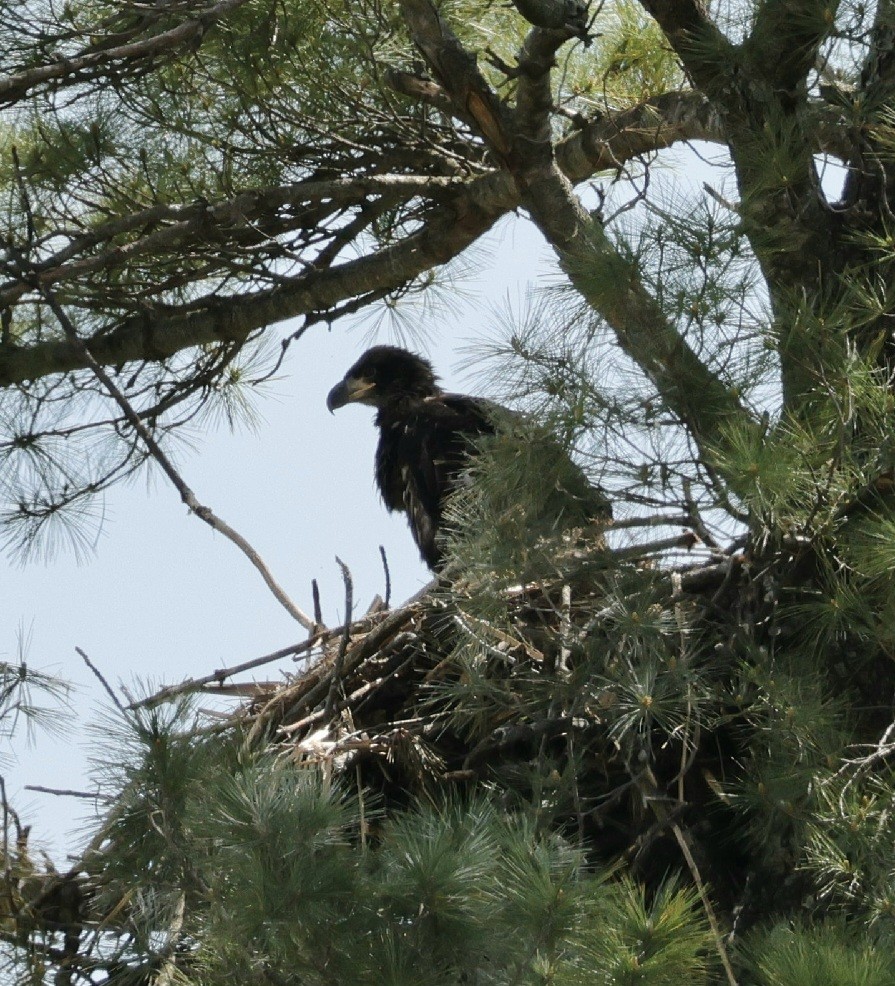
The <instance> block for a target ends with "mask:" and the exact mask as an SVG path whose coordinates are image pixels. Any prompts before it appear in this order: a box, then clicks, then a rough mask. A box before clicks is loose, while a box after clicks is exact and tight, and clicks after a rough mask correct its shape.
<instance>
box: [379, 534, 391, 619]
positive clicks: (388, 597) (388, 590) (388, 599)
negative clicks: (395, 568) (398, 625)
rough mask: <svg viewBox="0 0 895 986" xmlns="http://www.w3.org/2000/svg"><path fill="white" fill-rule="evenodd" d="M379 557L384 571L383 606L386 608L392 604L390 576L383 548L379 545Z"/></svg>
mask: <svg viewBox="0 0 895 986" xmlns="http://www.w3.org/2000/svg"><path fill="white" fill-rule="evenodd" d="M379 557H380V558H381V559H382V570H383V571H384V572H385V608H386V609H388V608H389V606H391V604H392V576H391V572H389V570H388V558H387V557H386V554H385V548H384V547H383V546H382V545H381V544H380V545H379Z"/></svg>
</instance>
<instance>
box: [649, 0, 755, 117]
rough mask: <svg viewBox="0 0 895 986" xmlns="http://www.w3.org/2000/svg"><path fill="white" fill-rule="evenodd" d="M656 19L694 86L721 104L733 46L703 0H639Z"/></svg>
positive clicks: (731, 65)
mask: <svg viewBox="0 0 895 986" xmlns="http://www.w3.org/2000/svg"><path fill="white" fill-rule="evenodd" d="M640 2H641V4H642V6H643V8H644V10H646V11H647V13H649V14H650V15H651V16H652V17H654V18H655V20H656V21H657V22H658V24H659V27H661V28H662V30H663V31H664V32H665V36H666V37H667V38H668V40H669V42H670V43H671V46H672V47H673V48H674V50H675V52H676V53H677V55H678V57H679V58H680V60H681V62H682V63H683V65H684V68H685V69H686V71H687V74H688V75H689V76H690V78H691V79H692V80H693V82H694V84H695V85H696V86H697V88H699V89H701V90H702V91H703V92H704V93H705V94H706V95H707V96H709V97H710V98H712V99H715V98H717V99H718V101H719V102H720V103H721V104H722V105H723V104H724V101H725V100H726V99H727V97H728V96H729V95H731V94H732V93H731V91H730V90H729V88H728V86H727V82H726V80H727V75H728V73H729V72H730V71H732V70H733V69H734V67H735V66H736V64H737V57H736V49H735V48H734V46H733V45H732V44H731V43H730V41H728V39H727V38H726V37H725V36H724V35H723V34H722V33H721V31H719V30H718V27H717V25H716V24H715V23H714V21H712V19H711V17H710V15H709V12H708V7H707V5H706V4H705V2H704V0H640Z"/></svg>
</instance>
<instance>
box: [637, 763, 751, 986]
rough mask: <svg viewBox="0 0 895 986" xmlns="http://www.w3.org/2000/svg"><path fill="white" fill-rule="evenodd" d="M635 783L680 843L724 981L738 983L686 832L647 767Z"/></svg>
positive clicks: (660, 821)
mask: <svg viewBox="0 0 895 986" xmlns="http://www.w3.org/2000/svg"><path fill="white" fill-rule="evenodd" d="M637 786H638V787H639V788H640V792H641V794H642V795H643V797H644V800H645V801H646V802H647V803H648V804H649V806H650V808H651V809H652V812H653V814H654V815H655V816H656V819H657V820H658V822H659V823H660V824H661V825H663V826H667V827H668V828H670V829H671V831H672V832H673V833H674V838H675V840H676V841H677V844H678V846H679V847H680V850H681V853H682V855H683V857H684V860H685V862H686V864H687V869H689V871H690V875H691V876H692V877H693V882H694V883H695V884H696V891H697V893H698V894H699V899H700V901H701V902H702V907H703V910H704V911H705V916H706V918H707V919H708V922H709V927H710V928H711V931H712V937H713V938H714V940H715V949H716V950H717V952H718V956H719V958H720V959H721V965H722V966H723V967H724V972H725V974H726V976H727V981H728V983H729V984H730V986H739V984H738V983H737V978H736V976H735V974H734V971H733V966H732V965H731V964H730V956H729V955H728V954H727V949H726V948H725V946H724V937H723V936H722V934H721V925H720V923H719V921H718V916H717V915H716V914H715V908H714V907H713V906H712V901H711V898H710V897H709V893H708V888H707V887H706V885H705V881H704V880H703V879H702V874H701V873H700V872H699V867H698V866H697V865H696V860H695V859H694V858H693V852H692V850H691V849H690V842H689V840H688V838H687V836H686V835H685V834H684V832H683V830H682V829H681V827H680V825H678V823H677V822H676V821H675V820H674V818H673V817H672V815H671V813H670V812H669V811H668V809H667V808H666V807H665V803H664V799H663V796H662V794H661V792H660V791H659V789H658V787H657V786H656V781H655V778H654V777H653V776H652V772H651V771H649V770H647V771H646V772H645V773H643V774H641V775H640V776H639V777H638V778H637Z"/></svg>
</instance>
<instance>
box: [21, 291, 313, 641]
mask: <svg viewBox="0 0 895 986" xmlns="http://www.w3.org/2000/svg"><path fill="white" fill-rule="evenodd" d="M39 290H40V291H41V294H42V295H43V297H44V298H45V299H46V302H47V304H48V305H49V306H50V309H51V310H52V312H53V314H54V315H55V316H56V318H57V320H58V321H59V324H60V325H61V326H62V329H63V331H64V332H65V335H66V336H67V338H68V339H69V341H70V342H71V343H72V345H74V346H77V347H78V348H79V349H80V350H81V352H82V354H83V358H84V362H85V364H86V365H87V366H88V367H89V368H90V370H91V371H92V372H93V374H94V376H95V377H96V378H97V379H98V380H99V381H100V383H102V385H103V386H104V387H105V388H106V390H107V391H108V393H109V395H110V396H111V397H112V399H113V400H114V401H115V402H116V403H117V404H118V406H119V407H120V408H121V410H122V411H123V412H124V416H125V417H126V418H127V421H128V424H130V426H131V427H132V428H133V429H134V431H135V432H136V433H137V434H138V435H139V436H140V438H141V439H142V440H143V442H144V444H145V445H146V448H147V449H148V450H149V453H150V455H151V456H152V457H153V459H155V461H156V462H157V463H158V464H159V465H160V466H161V467H162V470H163V471H164V473H165V475H166V476H167V477H168V479H170V480H171V482H172V483H173V485H174V487H175V489H176V490H177V492H178V493H179V494H180V499H181V500H183V502H184V503H185V504H186V505H187V507H189V509H190V511H191V512H192V513H194V514H195V515H196V516H197V517H198V518H199V519H200V520H204V521H205V523H206V524H208V525H209V527H211V528H212V529H213V530H216V531H218V532H219V533H221V534H223V535H224V537H225V538H227V539H228V540H229V541H232V542H233V544H235V545H236V547H237V548H239V550H240V551H242V553H243V554H244V555H245V556H246V557H247V558H248V559H249V561H250V562H251V563H252V564H253V565H254V566H255V568H257V569H258V571H259V572H260V573H261V577H262V578H263V579H264V582H265V583H266V585H267V587H268V589H270V591H271V592H272V593H273V595H274V597H275V598H276V600H277V602H279V603H280V605H282V606H283V608H284V609H286V610H287V612H288V613H289V614H290V616H292V617H293V619H295V620H297V621H298V622H299V623H300V624H301V625H302V626H303V627H304V628H305V629H306V630H308V631H313V630H314V629H315V627H316V623H315V622H314V620H313V619H311V617H310V616H308V615H307V614H306V613H305V612H303V611H302V610H300V609H299V608H298V607H297V606H296V605H295V603H293V602H292V600H291V599H290V598H289V597H288V596H287V595H286V593H285V592H284V591H283V589H282V588H281V587H280V585H279V583H278V582H277V581H276V579H274V577H273V575H272V574H271V572H270V569H268V567H267V565H266V564H265V563H264V560H263V559H262V558H261V556H260V555H259V554H258V552H257V551H255V549H254V548H253V547H252V546H251V544H249V542H248V541H246V539H245V538H244V537H243V536H242V535H241V534H240V533H239V532H238V531H235V530H234V529H233V528H232V527H230V525H229V524H227V523H226V522H225V521H223V520H221V518H220V517H218V516H217V515H216V514H215V513H214V511H213V510H212V509H211V508H210V507H207V506H205V505H203V504H201V503H200V502H199V501H198V499H197V498H196V494H195V493H193V491H192V490H191V489H190V487H189V486H187V484H186V482H185V481H184V480H183V478H182V477H181V475H180V473H178V472H177V470H176V469H175V468H174V465H173V463H172V462H171V460H170V459H169V458H168V456H167V455H165V453H164V452H163V451H162V448H161V446H160V445H159V444H158V442H157V441H156V440H155V438H154V436H153V434H152V432H151V431H150V430H149V429H148V428H147V427H146V425H145V424H144V423H143V421H142V420H141V419H140V416H139V415H138V414H137V413H136V411H135V410H134V408H133V407H132V406H131V403H130V401H129V400H128V399H127V397H125V395H124V393H123V392H122V391H121V390H119V388H118V386H117V385H116V383H115V381H114V380H113V379H112V378H111V377H110V376H109V374H108V373H107V372H106V371H105V369H104V368H103V366H102V365H101V364H100V363H98V362H97V360H96V359H95V358H94V357H93V354H92V353H91V352H90V349H89V348H88V346H87V344H86V343H85V342H84V340H83V339H82V338H81V337H80V336H79V335H78V332H77V329H75V327H74V324H73V323H72V321H71V319H70V318H69V317H68V315H67V314H66V312H65V310H64V309H63V308H62V306H61V305H60V304H59V302H58V300H57V299H56V296H55V295H54V294H53V292H52V291H51V290H49V289H48V288H46V287H41V286H39Z"/></svg>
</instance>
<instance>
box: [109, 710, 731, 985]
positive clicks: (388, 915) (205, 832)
mask: <svg viewBox="0 0 895 986" xmlns="http://www.w3.org/2000/svg"><path fill="white" fill-rule="evenodd" d="M185 717H186V718H185ZM129 722H130V726H129V727H128V728H124V729H122V730H120V736H119V737H116V740H115V746H116V747H118V748H119V749H121V745H120V744H121V741H122V740H124V739H125V737H126V735H127V734H128V732H129V733H130V739H129V740H126V743H127V748H128V749H129V750H130V751H131V754H130V756H131V757H133V758H134V759H129V758H125V757H121V763H120V765H119V767H118V768H117V770H118V771H119V777H120V781H119V783H123V784H124V785H125V786H124V789H123V790H121V791H120V794H121V797H122V799H123V801H122V803H123V805H124V807H123V808H122V807H116V808H115V809H113V812H112V814H111V815H110V817H109V819H108V821H107V825H106V838H107V841H106V848H105V850H104V857H105V862H104V866H103V872H104V877H103V883H104V894H105V895H107V896H108V897H109V898H110V899H112V900H114V898H115V895H116V894H117V895H120V902H119V905H118V906H119V907H126V908H127V910H128V913H129V924H130V926H131V928H132V931H131V935H130V937H129V940H128V942H127V944H126V946H125V945H122V946H121V947H122V948H126V949H128V950H130V951H133V950H134V949H137V950H138V951H142V952H144V953H146V952H148V953H150V954H151V953H152V952H153V950H154V947H157V946H153V944H152V942H153V938H152V929H153V928H157V927H159V924H160V923H161V924H162V925H164V923H165V922H166V921H168V922H170V921H172V920H174V917H173V915H174V913H175V912H176V910H177V904H176V901H177V899H178V897H180V896H184V897H185V911H184V904H183V903H181V905H180V908H181V910H182V911H184V914H183V919H182V920H183V922H184V923H183V930H184V932H185V933H186V934H187V936H188V938H189V939H190V941H191V945H190V947H189V952H190V953H191V955H190V958H189V961H188V962H187V963H186V964H184V965H183V966H182V969H181V975H182V976H183V981H184V982H188V983H194V984H197V986H198V984H204V983H207V984H209V986H210V984H221V983H228V982H239V981H245V978H246V977H257V976H259V975H261V976H264V977H266V978H268V979H271V980H273V981H277V980H279V979H280V978H282V977H289V976H296V975H297V976H299V977H300V978H301V981H302V982H308V983H332V984H335V983H339V982H344V981H346V979H347V978H349V977H350V978H351V979H352V980H354V981H358V982H361V983H367V982H369V983H371V984H372V983H381V982H383V981H385V982H395V983H404V984H409V983H416V982H423V981H426V982H434V983H444V984H447V983H451V982H456V981H457V980H458V977H459V978H463V979H465V980H468V981H479V982H483V983H485V982H490V983H506V984H509V983H512V982H517V983H518V982H526V983H545V984H546V983H548V982H557V983H569V984H570V986H571V984H573V983H579V982H582V983H583V982H584V981H591V982H601V983H606V984H607V986H608V984H613V986H615V984H618V986H622V984H629V983H631V984H633V983H638V984H644V986H653V984H655V986H666V984H668V983H671V982H672V981H673V980H674V979H677V980H681V979H682V978H685V977H686V978H687V980H688V981H690V982H693V983H700V982H708V979H707V971H708V969H709V968H710V966H711V964H712V963H711V961H710V959H709V954H710V950H711V941H710V938H709V936H708V933H707V931H706V927H705V922H704V919H703V918H702V917H701V916H700V912H699V909H698V906H697V903H696V899H695V897H694V895H693V894H692V892H689V891H682V890H680V889H678V888H676V887H675V886H673V885H672V884H666V885H664V886H662V887H660V888H659V889H658V890H657V892H656V893H655V894H653V895H651V897H650V899H649V900H647V898H646V897H645V894H644V891H643V889H642V888H640V887H638V886H637V885H635V884H634V883H633V882H632V881H630V880H622V881H621V882H616V881H614V880H613V879H611V878H610V876H609V874H608V873H606V874H594V873H592V872H591V871H590V870H589V869H588V867H587V866H586V865H585V858H584V855H583V854H582V852H581V851H580V850H578V849H575V848H573V847H572V846H570V845H569V844H568V843H567V842H566V841H565V840H563V839H562V838H560V837H559V836H557V835H552V834H548V833H540V832H539V830H538V826H536V825H535V824H534V823H533V820H532V818H531V817H530V816H528V815H526V814H525V813H521V814H508V813H505V812H502V811H499V810H498V809H497V808H496V806H495V805H494V804H493V803H492V802H490V801H486V800H483V799H479V800H472V801H458V800H454V801H447V802H440V803H436V804H426V805H417V806H411V807H410V808H409V809H407V810H404V811H399V812H397V813H393V814H392V815H391V816H390V817H388V818H386V817H384V816H383V815H382V813H381V812H380V811H378V810H377V808H376V804H375V802H372V803H371V802H369V801H368V800H367V799H368V796H367V795H361V794H356V795H350V796H349V795H346V794H344V793H342V792H341V791H340V788H339V787H338V786H333V785H331V784H330V783H329V781H328V780H327V779H326V778H325V776H324V775H323V774H322V773H321V772H320V771H319V770H317V769H315V768H313V767H310V766H306V767H296V766H294V765H292V764H290V763H288V762H286V761H278V760H275V759H273V758H271V757H270V756H268V755H262V756H261V757H260V758H259V757H252V756H248V755H247V754H246V753H245V752H243V753H241V754H238V755H235V756H234V755H233V754H234V751H233V750H232V749H231V750H230V751H229V752H225V753H223V755H222V754H221V753H217V754H215V753H214V752H212V751H211V750H209V747H211V746H213V745H214V744H210V743H208V742H205V741H202V740H199V741H197V737H196V736H195V735H193V736H192V743H190V744H186V743H185V742H183V740H185V738H186V737H187V736H188V735H189V711H188V708H187V707H186V706H181V707H180V708H179V710H177V711H176V712H175V713H174V714H171V713H170V712H169V713H168V714H166V715H160V714H158V713H156V712H153V711H150V712H147V713H145V714H141V715H140V716H139V717H138V718H134V717H133V716H131V717H129ZM126 760H127V762H128V764H129V765H128V766H125V761H126ZM129 792H133V793H129ZM175 815H176V817H177V818H178V819H179V820H181V821H182V822H183V824H178V825H175V824H173V820H174V817H175ZM141 824H142V834H138V829H139V828H140V825H141ZM140 854H145V856H144V857H143V861H142V869H140V868H139V867H140V862H139V860H138V856H139V855H140ZM113 863H114V864H115V865H112V864H113ZM119 864H120V865H119ZM135 874H141V875H140V877H139V880H138V881H137V882H136V883H135V881H134V876H135ZM588 977H590V978H589V979H588ZM594 977H596V978H594ZM111 981H112V982H115V981H116V979H115V977H114V976H113V977H112V980H111ZM122 981H123V980H122Z"/></svg>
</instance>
